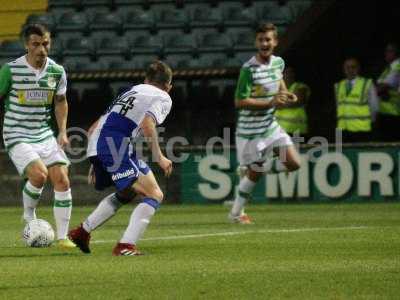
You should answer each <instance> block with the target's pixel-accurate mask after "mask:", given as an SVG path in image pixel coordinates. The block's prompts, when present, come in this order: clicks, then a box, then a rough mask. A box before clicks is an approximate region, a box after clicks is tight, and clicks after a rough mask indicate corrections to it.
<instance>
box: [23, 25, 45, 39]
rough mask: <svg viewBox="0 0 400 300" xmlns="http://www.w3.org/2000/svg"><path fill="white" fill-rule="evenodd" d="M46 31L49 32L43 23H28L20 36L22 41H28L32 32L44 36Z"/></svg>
mask: <svg viewBox="0 0 400 300" xmlns="http://www.w3.org/2000/svg"><path fill="white" fill-rule="evenodd" d="M46 33H50V31H49V29H48V28H47V27H46V26H45V25H43V24H28V25H26V26H25V27H24V29H23V30H22V38H23V39H24V41H25V42H26V41H28V40H29V37H30V36H31V35H32V34H36V35H38V36H44V35H45V34H46Z"/></svg>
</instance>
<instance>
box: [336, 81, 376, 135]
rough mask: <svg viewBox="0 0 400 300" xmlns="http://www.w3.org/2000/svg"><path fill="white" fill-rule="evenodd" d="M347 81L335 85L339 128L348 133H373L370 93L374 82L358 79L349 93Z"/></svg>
mask: <svg viewBox="0 0 400 300" xmlns="http://www.w3.org/2000/svg"><path fill="white" fill-rule="evenodd" d="M346 84H347V80H342V81H340V82H339V83H336V84H335V90H336V101H337V128H339V129H342V130H347V131H353V132H357V131H363V132H365V131H371V111H370V108H369V104H368V91H369V89H370V87H371V84H372V80H371V79H367V78H363V77H357V78H356V80H355V83H354V85H353V87H352V89H351V91H350V92H349V93H347V91H346Z"/></svg>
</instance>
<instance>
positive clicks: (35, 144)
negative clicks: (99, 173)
mask: <svg viewBox="0 0 400 300" xmlns="http://www.w3.org/2000/svg"><path fill="white" fill-rule="evenodd" d="M23 37H24V42H25V47H26V49H27V54H26V55H24V56H22V57H20V58H18V59H16V60H14V61H11V62H9V63H6V64H4V65H3V66H2V68H1V69H0V99H1V100H4V104H5V114H4V123H3V138H4V144H5V146H6V149H7V152H8V154H9V156H10V158H11V160H12V161H13V163H14V165H15V166H16V168H17V170H18V172H19V174H20V175H21V176H24V177H25V178H26V179H27V181H26V184H25V186H24V189H23V193H22V195H23V196H22V197H23V204H24V216H23V217H24V219H25V221H27V222H28V221H30V220H32V219H35V218H36V212H35V210H36V206H37V204H38V202H39V198H40V195H41V193H42V190H43V186H44V184H45V182H46V181H47V178H49V179H50V181H51V183H52V184H53V186H54V217H55V221H56V225H57V238H58V240H59V242H58V243H59V245H60V246H61V247H63V248H73V247H75V244H73V243H72V242H71V241H70V240H68V238H67V233H68V226H69V220H70V217H71V208H72V197H71V189H70V184H69V179H68V169H67V166H68V165H69V160H68V158H67V157H66V155H65V153H64V151H63V149H62V148H63V147H64V146H65V145H67V144H68V138H67V133H66V125H67V115H68V104H67V100H66V96H65V93H66V89H67V79H66V74H65V71H64V68H63V67H62V66H60V65H58V64H56V63H55V62H54V61H53V60H52V59H50V58H48V57H47V56H48V52H49V49H50V43H51V38H50V33H49V31H48V30H47V29H46V28H45V27H44V26H42V25H38V24H34V25H28V26H27V27H26V28H25V29H24V32H23ZM53 100H54V113H55V117H56V122H57V125H58V129H59V136H58V139H56V138H55V137H54V132H53V130H52V129H51V127H50V126H51V122H52V117H51V112H52V105H53Z"/></svg>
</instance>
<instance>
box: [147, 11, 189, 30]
mask: <svg viewBox="0 0 400 300" xmlns="http://www.w3.org/2000/svg"><path fill="white" fill-rule="evenodd" d="M155 24H156V28H157V29H182V30H183V31H184V32H188V31H189V28H190V27H189V26H190V21H189V16H188V15H187V14H186V12H185V11H184V10H180V9H173V8H162V9H159V10H157V11H155Z"/></svg>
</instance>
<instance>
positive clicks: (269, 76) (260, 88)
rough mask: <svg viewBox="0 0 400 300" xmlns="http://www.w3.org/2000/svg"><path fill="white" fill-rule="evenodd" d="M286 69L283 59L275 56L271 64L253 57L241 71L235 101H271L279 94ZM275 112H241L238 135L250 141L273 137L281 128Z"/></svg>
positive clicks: (239, 113)
mask: <svg viewBox="0 0 400 300" xmlns="http://www.w3.org/2000/svg"><path fill="white" fill-rule="evenodd" d="M284 68H285V62H284V60H283V59H282V58H281V57H278V56H274V55H272V56H271V59H270V61H269V63H268V64H262V63H260V62H259V61H258V60H257V59H256V57H255V56H253V57H252V58H251V59H250V60H249V61H247V62H246V63H245V64H244V65H243V66H242V68H241V70H240V75H239V80H238V83H237V87H236V93H235V101H240V100H244V99H247V98H255V99H260V100H263V101H271V100H272V99H273V97H274V95H275V94H276V93H277V92H278V91H279V84H280V80H281V79H282V77H283V75H282V72H283V69H284ZM274 112H275V108H270V109H264V110H250V109H239V111H238V119H237V124H236V135H237V136H239V137H243V138H247V139H253V138H256V137H265V136H268V135H270V134H271V133H272V132H273V131H274V129H275V128H276V127H277V126H278V123H277V122H276V120H275V117H274Z"/></svg>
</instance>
